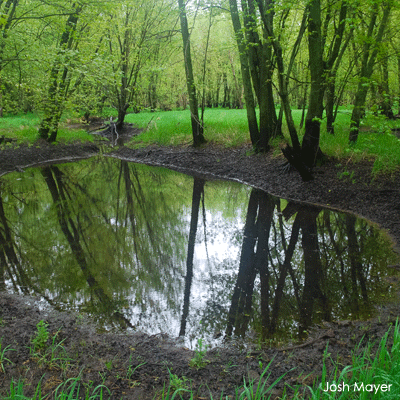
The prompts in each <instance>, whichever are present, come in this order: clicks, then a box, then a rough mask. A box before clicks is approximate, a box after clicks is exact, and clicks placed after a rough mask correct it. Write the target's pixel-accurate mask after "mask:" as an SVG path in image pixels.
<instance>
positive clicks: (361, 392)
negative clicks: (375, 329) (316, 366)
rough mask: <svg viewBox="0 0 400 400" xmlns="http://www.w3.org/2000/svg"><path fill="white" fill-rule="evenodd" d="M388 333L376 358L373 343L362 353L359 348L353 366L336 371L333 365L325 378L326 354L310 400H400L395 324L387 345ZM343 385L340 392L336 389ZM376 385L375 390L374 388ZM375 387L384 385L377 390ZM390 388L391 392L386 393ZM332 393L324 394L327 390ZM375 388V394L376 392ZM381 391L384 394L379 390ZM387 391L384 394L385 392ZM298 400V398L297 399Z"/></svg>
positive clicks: (399, 347) (398, 343) (399, 359)
mask: <svg viewBox="0 0 400 400" xmlns="http://www.w3.org/2000/svg"><path fill="white" fill-rule="evenodd" d="M389 333H390V329H389V330H388V331H387V332H386V334H385V335H384V337H383V338H382V339H381V341H380V343H379V346H378V350H377V352H376V354H373V352H372V348H373V343H371V342H369V343H368V345H367V346H366V348H365V349H364V350H363V351H360V349H359V346H357V348H356V349H355V351H354V354H353V362H352V365H349V366H346V367H345V368H343V369H341V370H340V369H339V364H338V363H335V362H333V361H332V360H331V361H330V362H332V364H333V365H334V371H333V373H332V374H330V375H328V373H327V368H326V363H327V362H328V361H329V360H330V355H329V354H328V353H327V351H325V354H324V366H323V370H322V376H321V381H320V383H317V384H316V385H314V387H313V388H309V392H310V397H309V398H310V399H312V400H319V399H337V400H347V399H357V400H358V399H359V400H367V399H371V398H372V393H373V398H374V399H376V400H378V399H385V400H386V399H399V398H400V330H399V323H398V321H397V322H396V324H395V326H394V330H393V344H392V345H391V346H390V345H389V343H388V339H389ZM331 385H336V386H338V385H342V389H343V390H342V391H339V390H336V387H335V386H331ZM344 385H347V386H344ZM374 385H375V387H374ZM378 385H386V388H385V387H384V386H378ZM389 385H391V386H390V390H388V389H389ZM328 387H329V388H332V389H333V390H332V391H326V389H327V388H328ZM377 388H378V390H377ZM379 388H383V390H379ZM385 389H386V390H385ZM297 398H300V397H297Z"/></svg>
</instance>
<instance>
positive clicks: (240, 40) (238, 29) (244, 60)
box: [229, 0, 260, 150]
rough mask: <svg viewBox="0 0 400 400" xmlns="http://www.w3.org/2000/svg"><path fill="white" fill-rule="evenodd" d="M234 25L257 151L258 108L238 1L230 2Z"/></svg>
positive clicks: (258, 135)
mask: <svg viewBox="0 0 400 400" xmlns="http://www.w3.org/2000/svg"><path fill="white" fill-rule="evenodd" d="M229 6H230V12H231V18H232V25H233V29H234V31H235V35H236V41H237V46H238V50H239V58H240V68H241V71H242V81H243V89H244V99H245V102H246V112H247V122H248V125H249V132H250V139H251V143H252V145H253V148H254V149H255V150H258V149H259V145H260V132H259V130H258V122H257V115H256V107H255V102H254V96H253V87H252V85H251V76H250V67H249V59H248V56H247V49H246V45H245V43H244V37H243V31H242V26H241V23H240V18H239V12H238V7H237V3H236V0H229Z"/></svg>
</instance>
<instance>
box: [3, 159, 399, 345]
mask: <svg viewBox="0 0 400 400" xmlns="http://www.w3.org/2000/svg"><path fill="white" fill-rule="evenodd" d="M189 188H191V189H192V190H190V189H189ZM0 189H1V192H0V194H1V196H0V288H2V289H4V288H5V289H6V290H11V291H15V292H19V293H23V294H36V295H39V296H41V297H42V298H43V299H45V300H46V301H47V302H48V303H50V304H52V305H53V306H54V307H57V308H59V309H63V310H67V309H72V310H78V311H82V312H89V313H91V314H93V315H96V316H97V318H98V320H99V323H101V324H102V325H103V326H105V327H109V326H114V327H116V328H118V329H125V328H132V329H140V330H144V331H146V332H148V333H151V334H153V333H158V332H167V333H168V334H170V335H171V336H175V337H176V336H178V335H179V336H182V337H185V341H186V343H187V344H188V345H193V344H194V343H195V342H196V340H197V339H198V338H200V337H203V338H204V339H205V341H208V342H212V341H213V340H214V342H215V341H217V340H222V339H221V338H231V337H242V338H247V337H248V334H250V333H252V334H253V333H254V332H255V333H257V335H258V337H259V338H260V339H261V340H266V339H274V338H282V337H283V336H284V337H289V336H291V337H293V336H294V335H295V336H298V337H302V336H304V335H305V334H306V332H307V330H309V328H310V326H311V325H312V324H313V323H316V322H320V321H331V320H335V319H351V318H356V319H359V318H368V317H370V315H371V314H372V313H373V312H374V306H375V305H376V304H380V303H381V302H382V299H383V298H384V299H385V301H390V300H395V293H396V288H394V287H392V286H390V284H389V283H388V282H387V281H386V279H385V277H386V276H387V275H389V272H388V269H387V265H388V264H392V263H396V262H397V259H396V256H395V255H394V253H393V252H392V251H391V243H390V241H389V240H388V239H387V238H386V236H385V235H384V234H383V233H382V232H380V231H379V230H377V229H376V228H375V227H374V226H372V225H370V224H369V223H368V222H367V221H365V220H362V219H358V218H356V217H355V216H353V215H350V214H344V213H337V212H333V211H331V210H327V209H322V208H319V207H316V206H311V205H302V204H297V203H295V202H287V201H285V200H281V199H278V198H276V197H273V196H271V195H269V194H267V193H265V192H263V191H261V190H257V189H250V188H248V187H246V186H243V185H239V184H234V183H229V182H216V181H212V182H206V181H204V180H203V179H200V178H194V179H193V178H191V177H188V176H185V175H182V174H179V173H175V172H171V171H167V170H165V169H157V168H151V167H147V166H141V165H136V164H133V163H129V162H127V161H121V160H114V159H111V158H104V157H103V158H96V159H92V160H88V161H84V162H80V163H75V164H67V165H61V166H50V167H45V168H42V169H31V170H29V171H27V172H25V173H24V174H16V173H13V174H10V175H7V176H4V177H3V178H2V183H1V187H0ZM200 213H201V214H202V217H201V218H199V216H200ZM213 337H214V338H216V337H218V338H219V339H213Z"/></svg>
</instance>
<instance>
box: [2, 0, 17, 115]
mask: <svg viewBox="0 0 400 400" xmlns="http://www.w3.org/2000/svg"><path fill="white" fill-rule="evenodd" d="M17 5H18V0H7V1H4V0H0V117H2V116H3V104H2V103H3V102H2V99H3V96H2V93H3V88H2V77H1V75H2V70H3V67H4V65H5V63H6V61H5V60H4V50H5V46H6V39H7V37H8V35H9V31H10V29H11V27H12V23H13V18H14V16H15V11H16V8H17Z"/></svg>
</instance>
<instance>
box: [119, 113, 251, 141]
mask: <svg viewBox="0 0 400 400" xmlns="http://www.w3.org/2000/svg"><path fill="white" fill-rule="evenodd" d="M126 121H127V122H132V123H134V124H135V125H137V126H139V127H141V128H146V131H145V132H144V133H143V134H142V135H140V138H137V139H135V141H134V143H135V144H136V145H142V146H146V145H149V144H158V145H161V146H166V145H179V144H189V143H191V141H192V134H191V125H190V111H189V110H184V111H160V112H154V113H150V112H142V113H140V114H129V115H128V116H127V117H126ZM204 134H205V136H206V138H207V140H208V141H210V142H213V143H216V144H219V145H222V146H225V147H234V146H239V145H241V144H244V143H249V142H250V141H249V134H248V125H247V119H246V110H228V109H208V110H206V113H205V127H204Z"/></svg>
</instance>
